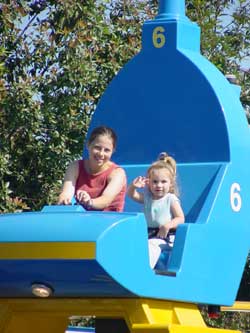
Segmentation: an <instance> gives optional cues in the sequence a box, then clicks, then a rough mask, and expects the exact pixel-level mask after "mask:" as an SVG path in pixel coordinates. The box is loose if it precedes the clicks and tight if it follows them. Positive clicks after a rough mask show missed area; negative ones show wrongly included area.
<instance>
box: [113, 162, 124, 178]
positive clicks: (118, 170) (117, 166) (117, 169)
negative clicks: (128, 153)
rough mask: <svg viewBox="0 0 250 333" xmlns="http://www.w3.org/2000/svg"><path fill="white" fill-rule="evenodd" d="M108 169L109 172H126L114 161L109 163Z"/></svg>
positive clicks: (121, 173) (120, 173) (122, 173)
mask: <svg viewBox="0 0 250 333" xmlns="http://www.w3.org/2000/svg"><path fill="white" fill-rule="evenodd" d="M109 170H110V174H119V175H125V174H126V173H125V170H124V169H123V167H122V166H120V165H118V164H116V163H114V162H111V163H110V167H109Z"/></svg>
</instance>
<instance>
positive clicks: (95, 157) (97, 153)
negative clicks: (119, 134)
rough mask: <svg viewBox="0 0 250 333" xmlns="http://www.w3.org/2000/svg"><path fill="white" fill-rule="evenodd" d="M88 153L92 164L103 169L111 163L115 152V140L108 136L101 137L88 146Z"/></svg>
mask: <svg viewBox="0 0 250 333" xmlns="http://www.w3.org/2000/svg"><path fill="white" fill-rule="evenodd" d="M88 151H89V161H90V163H92V164H93V165H94V166H96V167H98V168H100V169H101V168H102V167H103V166H104V165H105V164H106V163H107V162H109V161H110V158H111V156H112V153H113V151H114V147H113V140H112V139H111V138H110V137H109V136H107V135H99V136H97V137H96V138H95V140H94V141H92V142H91V143H89V144H88Z"/></svg>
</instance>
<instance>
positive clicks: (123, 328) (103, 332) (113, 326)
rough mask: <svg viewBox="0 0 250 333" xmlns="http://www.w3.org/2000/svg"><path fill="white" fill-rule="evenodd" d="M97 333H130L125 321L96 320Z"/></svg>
mask: <svg viewBox="0 0 250 333" xmlns="http://www.w3.org/2000/svg"><path fill="white" fill-rule="evenodd" d="M95 331H96V333H129V329H128V326H127V324H126V322H125V320H124V319H102V318H96V320H95Z"/></svg>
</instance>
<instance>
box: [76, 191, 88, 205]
mask: <svg viewBox="0 0 250 333" xmlns="http://www.w3.org/2000/svg"><path fill="white" fill-rule="evenodd" d="M76 200H77V201H78V202H79V203H81V204H82V205H83V206H89V205H90V203H91V201H92V199H91V197H90V195H89V194H88V192H86V191H81V190H78V191H77V192H76Z"/></svg>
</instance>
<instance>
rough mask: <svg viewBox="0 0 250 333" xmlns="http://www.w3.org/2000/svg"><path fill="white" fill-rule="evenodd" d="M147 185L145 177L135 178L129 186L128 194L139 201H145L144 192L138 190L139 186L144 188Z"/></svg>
mask: <svg viewBox="0 0 250 333" xmlns="http://www.w3.org/2000/svg"><path fill="white" fill-rule="evenodd" d="M145 185H146V178H145V177H141V176H139V177H137V178H135V179H134V180H133V182H132V183H131V184H130V185H129V186H128V190H127V195H128V196H129V197H130V198H131V199H133V200H135V201H136V202H139V203H144V194H143V193H142V192H139V191H137V189H138V188H143V187H145Z"/></svg>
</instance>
